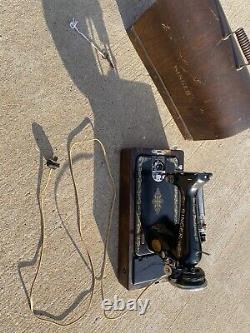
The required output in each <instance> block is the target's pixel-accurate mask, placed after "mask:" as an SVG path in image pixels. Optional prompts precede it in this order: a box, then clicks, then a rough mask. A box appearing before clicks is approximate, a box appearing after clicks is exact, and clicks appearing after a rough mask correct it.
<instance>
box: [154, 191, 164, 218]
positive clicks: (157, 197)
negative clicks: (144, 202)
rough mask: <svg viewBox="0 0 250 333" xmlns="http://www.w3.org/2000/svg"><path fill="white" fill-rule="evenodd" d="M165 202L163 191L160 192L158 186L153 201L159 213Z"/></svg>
mask: <svg viewBox="0 0 250 333" xmlns="http://www.w3.org/2000/svg"><path fill="white" fill-rule="evenodd" d="M163 202H164V200H163V199H162V195H161V192H160V190H159V188H157V190H156V192H155V195H154V198H153V201H152V204H153V206H154V210H155V212H156V214H157V215H158V214H159V213H160V211H161V208H162V204H163Z"/></svg>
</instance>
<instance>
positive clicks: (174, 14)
mask: <svg viewBox="0 0 250 333" xmlns="http://www.w3.org/2000/svg"><path fill="white" fill-rule="evenodd" d="M128 34H129V36H130V39H131V40H132V42H133V45H134V47H135V48H136V50H137V52H138V54H139V56H140V57H141V59H142V61H143V63H144V65H145V66H146V68H147V70H148V72H149V73H150V75H151V77H152V79H153V81H154V83H155V84H156V86H157V88H158V90H159V92H160V94H161V96H162V98H163V100H164V101H165V103H166V104H167V106H168V108H169V110H170V112H171V114H172V116H173V118H174V119H175V121H176V123H177V125H178V127H179V129H180V131H181V133H182V134H183V136H184V137H185V138H186V139H189V140H212V139H222V138H225V137H229V136H232V135H234V134H237V133H239V132H241V131H243V130H245V129H247V128H248V127H249V124H250V117H249V113H250V112H249V108H250V76H249V72H248V69H247V67H246V66H244V67H243V65H244V64H245V62H246V61H245V58H244V55H243V53H242V51H241V48H240V45H239V43H238V40H237V38H236V37H235V35H234V33H233V32H232V30H231V29H230V27H229V25H228V22H227V19H226V17H225V14H224V12H223V9H222V7H221V4H220V2H219V1H217V0H157V1H156V2H155V3H154V4H153V5H152V7H150V8H149V9H148V10H147V11H146V12H145V13H144V14H143V15H142V16H141V17H140V18H139V19H138V20H137V21H136V22H135V23H134V24H133V26H132V27H130V28H129V29H128ZM244 38H245V40H244ZM241 42H242V43H241V44H243V46H244V45H245V50H244V51H245V55H246V53H248V59H249V52H250V51H249V44H248V43H249V42H248V43H247V40H246V36H243V40H242V41H241ZM243 49H244V47H243Z"/></svg>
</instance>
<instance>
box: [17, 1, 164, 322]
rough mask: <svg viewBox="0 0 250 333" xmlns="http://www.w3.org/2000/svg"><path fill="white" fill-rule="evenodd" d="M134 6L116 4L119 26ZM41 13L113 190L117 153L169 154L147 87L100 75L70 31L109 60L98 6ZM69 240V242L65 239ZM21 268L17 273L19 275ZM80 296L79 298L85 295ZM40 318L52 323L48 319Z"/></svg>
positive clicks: (102, 224) (92, 56) (70, 5)
mask: <svg viewBox="0 0 250 333" xmlns="http://www.w3.org/2000/svg"><path fill="white" fill-rule="evenodd" d="M134 3H136V4H139V1H138V0H136V1H126V0H124V1H121V0H117V4H118V8H119V10H120V13H121V16H122V19H123V23H124V26H126V25H128V24H129V22H131V20H132V16H134V12H133V10H132V9H133V4H134ZM144 4H145V1H144V0H143V1H142V2H141V5H139V8H140V10H141V8H142V7H143V6H144ZM43 9H44V16H45V19H46V22H47V25H48V28H49V30H50V33H51V35H52V37H53V40H54V43H55V46H56V48H57V50H58V53H59V55H60V57H61V59H62V61H63V63H64V66H65V68H66V70H67V71H68V73H69V75H70V77H71V79H72V80H73V82H74V84H75V85H76V86H77V88H78V89H79V90H80V91H81V92H82V94H83V95H84V96H85V97H87V98H88V100H89V103H90V105H91V108H92V112H93V119H94V121H93V132H94V133H93V135H94V136H95V137H96V138H98V139H99V140H101V141H102V143H103V144H104V146H105V148H106V150H107V154H108V157H109V160H110V163H111V169H112V172H113V176H114V180H115V182H116V186H117V188H118V186H119V156H120V154H119V153H120V150H121V149H122V148H129V147H144V148H158V149H161V148H162V149H165V148H168V143H167V139H166V136H165V133H164V129H163V126H162V122H161V119H160V116H159V113H158V109H157V105H156V103H155V100H154V96H153V93H152V89H151V87H150V86H149V85H148V84H145V83H143V82H135V81H132V80H131V81H128V80H123V79H121V78H120V77H119V68H118V70H114V69H112V68H111V67H110V68H109V70H108V71H107V70H106V71H105V70H103V69H102V68H103V64H104V62H105V60H104V59H102V58H101V57H99V56H98V54H97V52H96V51H95V50H94V49H93V47H91V45H89V44H88V43H87V42H85V41H84V39H83V38H81V36H79V35H78V34H77V33H75V32H74V31H73V30H72V29H71V28H70V26H69V23H70V22H71V20H72V18H76V19H77V20H78V21H79V26H78V27H79V30H81V31H82V32H83V33H84V34H86V35H87V36H88V37H90V38H91V39H92V40H93V41H94V42H96V44H99V46H100V47H101V48H102V49H105V50H107V51H108V52H109V53H110V54H111V55H112V50H111V49H110V41H109V36H108V34H107V30H106V28H105V24H104V20H103V14H102V9H101V7H100V4H99V1H97V0H72V1H68V0H43ZM129 13H133V14H129ZM129 15H130V16H129ZM131 15H132V16H131ZM95 36H98V41H95ZM128 56H129V54H128ZM112 58H113V62H114V64H115V59H114V57H112ZM105 65H106V64H105ZM106 67H107V66H106ZM135 70H136V69H135ZM85 122H86V120H83V122H82V123H81V124H79V125H78V126H77V128H75V129H72V131H71V133H70V134H69V136H68V150H69V146H70V144H71V143H72V142H73V139H74V138H75V137H76V136H77V135H78V134H79V133H80V132H81V131H83V130H84V128H85V125H86V124H85ZM95 148H97V147H95ZM50 153H51V152H50ZM84 158H86V156H84V155H83V154H82V155H79V156H76V157H75V161H76V160H79V159H84ZM101 160H102V155H101V154H100V150H99V149H98V151H97V149H95V152H94V189H93V191H94V196H93V197H94V203H93V207H94V208H93V209H94V217H95V221H96V224H97V226H98V228H99V232H100V234H101V237H102V239H103V242H104V241H105V234H106V227H107V223H108V220H107V219H105V221H104V219H103V216H104V211H103V210H104V209H105V208H106V206H107V203H106V202H104V200H105V193H103V192H102V191H103V185H102V184H103V175H104V172H103V168H102V167H101V166H102V163H101ZM41 161H42V157H41V158H40V168H41V163H42V162H41ZM69 167H70V166H69V164H67V163H66V164H64V165H63V166H62V171H61V172H60V173H59V174H58V177H57V179H56V182H55V184H56V185H55V197H56V192H57V189H58V186H59V183H60V181H61V180H62V178H63V175H64V173H65V170H66V169H67V168H69ZM40 173H41V171H40ZM38 190H39V188H38ZM78 208H79V207H78ZM78 208H77V209H78ZM117 211H118V205H117V207H116V212H115V216H114V218H115V220H114V222H113V229H112V231H111V237H110V244H112V247H110V248H109V249H108V255H109V258H110V260H111V263H112V266H113V269H114V271H115V272H116V271H117V252H118V237H117V236H118V219H117V217H118V214H117ZM108 213H109V212H106V213H105V214H106V215H107V216H108ZM106 215H105V216H106ZM68 236H69V237H71V236H70V235H69V234H68ZM71 241H72V242H73V244H74V240H73V238H72V239H71ZM76 248H77V246H76ZM77 250H78V249H77ZM38 251H39V246H38V250H37V253H36V255H35V257H34V258H33V260H31V261H30V262H26V264H21V265H22V266H21V267H24V266H25V265H26V266H29V265H33V264H34V263H35V261H36V257H37V254H38ZM21 267H19V271H20V269H21ZM24 289H25V287H24ZM25 290H26V289H25ZM26 296H27V292H26ZM81 296H82V297H84V296H85V295H81ZM79 297H80V296H79ZM80 298H81V297H80ZM80 298H79V299H77V300H76V302H75V303H74V304H73V305H72V306H70V307H69V308H68V309H67V310H66V311H65V312H64V313H63V314H62V315H60V316H55V318H54V319H58V320H63V319H64V318H65V317H66V316H67V315H68V314H69V313H70V312H71V311H72V310H73V309H74V308H75V306H77V304H79V302H80V301H81V300H80ZM81 299H82V298H81ZM42 314H43V315H48V316H50V317H51V315H50V314H46V313H42ZM52 317H53V316H52Z"/></svg>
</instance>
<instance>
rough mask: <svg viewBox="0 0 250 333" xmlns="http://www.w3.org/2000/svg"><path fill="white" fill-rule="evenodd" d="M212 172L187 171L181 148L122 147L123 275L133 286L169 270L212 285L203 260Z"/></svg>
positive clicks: (173, 277) (189, 281) (174, 279)
mask: <svg viewBox="0 0 250 333" xmlns="http://www.w3.org/2000/svg"><path fill="white" fill-rule="evenodd" d="M211 176H212V174H211V173H186V172H184V153H183V152H182V151H180V150H172V151H170V150H164V151H162V150H150V149H126V150H123V151H122V153H121V187H120V188H121V192H120V225H119V226H120V229H119V280H120V282H121V283H122V284H123V285H124V286H125V287H126V288H127V289H133V288H141V287H144V286H146V285H148V284H149V283H151V282H152V281H154V279H158V278H160V277H161V276H163V275H167V276H168V279H169V281H170V282H171V283H172V284H174V285H176V286H178V287H181V288H184V289H200V288H204V287H205V286H206V283H207V282H206V279H205V273H204V271H203V270H202V269H201V268H198V267H197V265H198V263H199V262H200V260H201V257H202V243H203V242H204V241H205V239H206V224H205V220H204V216H205V210H204V200H203V185H205V184H206V183H207V182H208V181H209V180H210V178H211Z"/></svg>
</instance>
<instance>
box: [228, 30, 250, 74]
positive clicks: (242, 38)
mask: <svg viewBox="0 0 250 333" xmlns="http://www.w3.org/2000/svg"><path fill="white" fill-rule="evenodd" d="M233 34H235V35H236V37H237V40H238V42H239V45H240V47H241V50H242V52H243V54H244V56H245V58H246V59H247V64H244V65H238V66H237V67H238V68H237V69H238V70H241V69H243V68H244V67H246V66H249V65H250V41H249V38H248V36H247V34H246V32H245V30H244V28H239V29H237V30H236V31H234V32H232V33H230V34H228V35H227V36H226V37H225V38H224V39H225V40H226V39H228V38H229V37H230V36H232V35H233Z"/></svg>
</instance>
